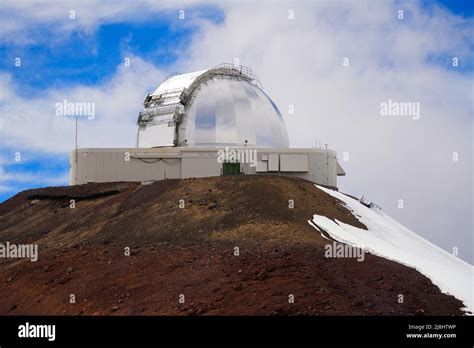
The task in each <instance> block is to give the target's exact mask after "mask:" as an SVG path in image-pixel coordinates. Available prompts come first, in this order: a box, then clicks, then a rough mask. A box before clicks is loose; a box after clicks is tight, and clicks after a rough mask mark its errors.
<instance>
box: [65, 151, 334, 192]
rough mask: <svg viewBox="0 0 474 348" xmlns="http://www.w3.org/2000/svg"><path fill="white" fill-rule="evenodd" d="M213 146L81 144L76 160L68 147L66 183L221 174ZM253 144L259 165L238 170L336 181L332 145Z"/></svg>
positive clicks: (330, 182) (324, 182) (245, 164)
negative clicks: (281, 146)
mask: <svg viewBox="0 0 474 348" xmlns="http://www.w3.org/2000/svg"><path fill="white" fill-rule="evenodd" d="M217 150H218V149H217V148H190V147H183V148H179V147H164V148H149V149H142V148H128V149H127V148H124V149H80V150H78V151H77V154H78V156H77V163H76V158H75V155H76V152H75V151H73V152H72V153H71V175H70V183H71V184H72V185H76V184H84V183H88V182H117V181H148V180H163V179H167V178H168V179H169V178H192V177H195V178H201V177H210V176H219V175H222V172H223V171H222V163H219V162H218V161H217V157H218V156H217ZM247 150H248V148H247ZM256 150H257V166H256V167H255V166H251V165H250V163H241V172H243V173H244V174H247V175H254V174H258V175H261V174H277V175H282V176H295V177H299V178H302V179H306V180H309V181H312V182H315V183H318V184H321V185H326V186H332V187H337V159H336V153H335V152H334V151H332V150H325V149H256ZM127 154H128V156H127ZM127 157H128V159H129V161H127V160H126V159H127ZM272 169H273V171H272Z"/></svg>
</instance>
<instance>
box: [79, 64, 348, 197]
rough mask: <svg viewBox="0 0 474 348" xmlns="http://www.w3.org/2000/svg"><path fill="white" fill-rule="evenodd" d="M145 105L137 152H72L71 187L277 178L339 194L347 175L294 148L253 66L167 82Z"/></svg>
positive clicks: (315, 152) (325, 152) (314, 153)
mask: <svg viewBox="0 0 474 348" xmlns="http://www.w3.org/2000/svg"><path fill="white" fill-rule="evenodd" d="M143 104H144V109H143V111H141V112H140V114H139V116H138V121H137V125H138V134H137V146H136V147H135V148H114V149H105V148H104V149H77V150H74V151H72V153H71V175H70V183H71V184H72V185H78V184H84V183H88V182H114V181H150V180H162V179H167V178H191V177H207V176H220V175H252V174H254V175H258V174H277V175H287V176H297V177H300V178H304V179H307V180H310V181H313V182H315V183H317V184H321V185H325V186H330V187H334V188H336V187H337V176H338V175H345V172H344V170H343V169H342V167H341V166H340V165H339V163H338V161H337V158H336V152H335V151H333V150H329V149H313V148H311V149H309V148H308V149H296V148H295V149H292V148H290V147H289V142H288V133H287V130H286V126H285V122H284V120H283V117H282V115H281V113H280V111H279V110H278V107H277V106H276V104H275V103H274V102H273V100H272V99H271V98H270V97H269V96H268V95H267V94H266V93H265V92H264V90H263V88H262V86H261V84H260V82H259V80H258V78H257V77H256V76H255V74H254V73H253V72H252V70H251V69H250V68H248V67H244V66H235V65H231V64H222V65H219V66H217V67H215V68H213V69H209V70H202V71H196V72H192V73H187V74H181V75H173V76H170V77H168V78H167V79H165V80H164V81H163V82H162V83H161V84H160V85H159V86H158V88H157V89H156V90H155V91H154V92H152V93H149V94H148V95H147V96H146V97H145V100H144V102H143Z"/></svg>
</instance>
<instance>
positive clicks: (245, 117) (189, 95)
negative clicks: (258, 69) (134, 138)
mask: <svg viewBox="0 0 474 348" xmlns="http://www.w3.org/2000/svg"><path fill="white" fill-rule="evenodd" d="M144 105H145V110H144V111H142V112H141V113H140V116H139V119H138V125H139V132H138V146H139V147H154V146H170V145H177V146H206V147H209V146H211V147H212V146H256V147H273V148H287V147H288V146H289V144H288V134H287V130H286V126H285V123H284V121H283V117H282V116H281V113H280V111H279V110H278V107H277V106H276V105H275V103H274V102H273V101H272V100H271V98H270V97H269V96H268V95H266V94H265V92H264V91H263V89H262V88H261V86H260V83H259V82H258V79H257V78H256V76H255V75H254V74H253V72H252V71H251V70H250V69H249V68H246V67H242V66H239V67H235V66H233V65H227V64H224V65H220V66H218V67H216V68H214V69H211V70H207V71H198V72H195V73H190V74H183V75H175V76H172V77H170V78H168V79H166V80H165V81H164V82H163V83H161V84H160V86H159V87H158V88H157V90H156V91H155V92H153V93H152V94H149V95H147V97H146V98H145V102H144Z"/></svg>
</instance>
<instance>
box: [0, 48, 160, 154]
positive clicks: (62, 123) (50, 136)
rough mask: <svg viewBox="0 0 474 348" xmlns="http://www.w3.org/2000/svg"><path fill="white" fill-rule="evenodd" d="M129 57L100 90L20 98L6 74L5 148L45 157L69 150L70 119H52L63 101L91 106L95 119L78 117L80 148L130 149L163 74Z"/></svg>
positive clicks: (0, 81) (2, 106)
mask: <svg viewBox="0 0 474 348" xmlns="http://www.w3.org/2000/svg"><path fill="white" fill-rule="evenodd" d="M130 58H131V60H130V63H131V64H130V66H129V67H126V66H125V65H120V66H119V67H118V68H117V72H116V74H115V75H114V76H113V77H112V78H110V79H109V80H108V81H104V82H103V83H101V84H99V85H96V86H92V87H91V86H82V85H77V86H74V87H71V88H68V89H51V90H47V91H45V93H44V95H42V96H40V97H37V98H35V99H27V98H24V97H22V96H21V88H20V86H16V85H14V84H12V82H11V79H10V76H9V75H8V74H2V75H0V86H2V89H3V90H5V91H6V93H7V94H8V95H9V97H8V102H6V101H5V102H4V103H0V114H2V119H3V128H2V129H0V135H1V137H2V138H3V143H4V146H6V147H9V148H12V149H14V150H15V151H16V149H18V150H22V149H27V150H30V149H31V150H33V149H34V150H38V151H43V152H47V153H65V152H68V151H70V150H72V149H73V148H74V134H75V122H74V119H72V118H65V117H62V116H56V115H55V105H56V103H62V102H63V101H64V100H67V101H69V102H81V103H83V102H87V103H95V113H96V116H95V119H93V120H87V119H86V118H82V119H80V121H79V123H78V124H79V127H78V128H79V131H78V139H79V141H78V145H79V147H115V146H133V145H134V144H135V141H136V139H135V135H136V134H135V133H134V131H133V130H134V129H135V128H136V119H137V117H138V112H139V111H140V109H141V107H142V105H141V103H142V101H143V98H144V96H145V94H146V92H147V91H150V90H152V89H153V88H155V87H156V85H157V84H158V83H159V81H161V80H162V79H163V77H164V75H163V73H162V72H161V71H159V70H158V69H157V68H155V67H154V66H153V65H152V64H150V63H147V62H145V61H143V60H142V59H140V58H138V57H130ZM5 100H6V98H5ZM0 102H1V100H0Z"/></svg>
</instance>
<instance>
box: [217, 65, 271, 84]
mask: <svg viewBox="0 0 474 348" xmlns="http://www.w3.org/2000/svg"><path fill="white" fill-rule="evenodd" d="M212 69H224V70H227V72H228V73H231V74H235V75H244V76H245V77H247V78H249V79H250V80H253V81H255V83H256V84H257V85H258V86H259V87H260V88H261V89H263V86H262V83H261V82H260V80H259V79H258V77H257V75H255V73H254V72H253V70H252V69H251V68H250V67H248V66H245V65H234V64H230V63H222V64H219V65H217V66H215V67H214V68H212Z"/></svg>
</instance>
